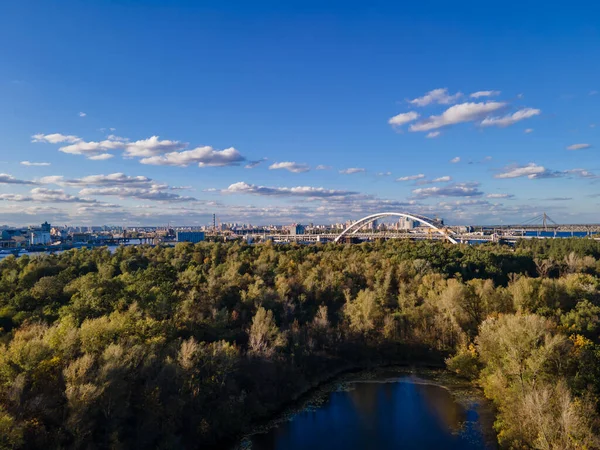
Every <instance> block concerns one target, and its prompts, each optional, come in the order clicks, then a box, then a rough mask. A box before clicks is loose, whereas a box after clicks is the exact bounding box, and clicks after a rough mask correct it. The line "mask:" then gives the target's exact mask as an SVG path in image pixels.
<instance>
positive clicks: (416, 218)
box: [334, 212, 458, 244]
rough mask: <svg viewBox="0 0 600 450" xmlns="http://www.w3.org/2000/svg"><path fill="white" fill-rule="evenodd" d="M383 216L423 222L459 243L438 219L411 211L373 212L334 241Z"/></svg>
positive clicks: (453, 241) (454, 242)
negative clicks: (442, 226)
mask: <svg viewBox="0 0 600 450" xmlns="http://www.w3.org/2000/svg"><path fill="white" fill-rule="evenodd" d="M383 217H405V218H408V219H411V220H414V221H416V222H419V223H422V224H423V225H425V226H427V227H429V228H431V229H433V230H434V231H436V232H437V233H439V234H441V235H442V236H444V237H445V238H446V239H448V240H449V241H450V242H452V243H453V244H458V242H457V241H456V239H454V238H453V237H452V236H450V234H453V233H452V232H450V233H447V232H446V231H445V230H444V229H443V228H441V227H440V226H439V225H440V224H439V222H438V221H436V220H434V219H430V218H429V217H425V216H421V215H418V214H409V213H401V212H383V213H377V214H371V215H370V216H366V217H363V218H362V219H360V220H357V221H356V222H354V223H353V224H352V225H350V226H349V227H348V228H346V229H345V230H344V231H342V232H341V234H340V235H339V236H338V237H336V238H335V240H334V242H339V241H340V239H342V238H343V237H344V236H346V235H348V234H356V233H357V232H358V231H359V230H360V229H361V228H363V227H365V226H366V225H368V224H370V223H371V222H374V221H376V220H377V219H381V218H383Z"/></svg>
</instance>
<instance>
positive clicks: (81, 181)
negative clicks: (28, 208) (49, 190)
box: [40, 172, 168, 189]
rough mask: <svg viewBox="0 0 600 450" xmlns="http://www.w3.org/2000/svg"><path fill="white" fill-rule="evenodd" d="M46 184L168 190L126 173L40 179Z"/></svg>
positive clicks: (56, 176)
mask: <svg viewBox="0 0 600 450" xmlns="http://www.w3.org/2000/svg"><path fill="white" fill-rule="evenodd" d="M40 182H41V183H44V184H56V185H59V186H70V187H79V188H81V187H90V186H108V187H136V188H146V189H164V188H168V186H167V185H166V184H161V183H157V182H156V181H154V180H153V179H152V178H148V177H145V176H142V175H140V176H129V175H125V174H124V173H120V172H117V173H110V174H108V175H104V174H100V175H88V176H86V177H82V178H71V179H65V177H63V176H60V175H53V176H48V177H43V178H40Z"/></svg>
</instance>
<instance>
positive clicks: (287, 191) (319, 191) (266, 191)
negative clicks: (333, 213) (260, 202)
mask: <svg viewBox="0 0 600 450" xmlns="http://www.w3.org/2000/svg"><path fill="white" fill-rule="evenodd" d="M221 192H223V193H225V194H254V195H264V196H283V197H315V198H330V197H345V196H353V195H359V194H358V192H353V191H339V190H334V189H325V188H322V187H312V186H296V187H291V188H288V187H266V186H257V185H254V184H248V183H245V182H243V181H240V182H238V183H234V184H232V185H230V186H229V187H228V188H227V189H224V190H223V191H221Z"/></svg>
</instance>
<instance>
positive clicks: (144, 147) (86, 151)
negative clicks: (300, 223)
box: [32, 128, 246, 167]
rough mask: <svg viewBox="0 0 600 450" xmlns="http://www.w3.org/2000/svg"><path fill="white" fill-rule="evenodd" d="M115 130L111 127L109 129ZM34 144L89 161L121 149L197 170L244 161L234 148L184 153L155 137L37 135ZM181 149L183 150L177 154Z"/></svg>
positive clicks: (152, 162)
mask: <svg viewBox="0 0 600 450" xmlns="http://www.w3.org/2000/svg"><path fill="white" fill-rule="evenodd" d="M110 130H111V131H114V128H111V129H110ZM32 141H33V142H46V143H50V144H64V143H67V144H69V145H65V146H63V147H60V148H59V149H58V150H59V151H61V152H63V153H69V154H73V155H84V156H86V157H87V158H88V159H92V160H105V159H108V158H111V157H112V154H111V153H109V152H110V151H114V150H122V151H123V155H124V157H126V158H142V159H141V160H140V163H142V164H150V165H156V166H181V167H186V166H188V165H190V164H198V167H207V166H231V165H239V163H241V162H243V161H245V160H246V158H244V157H243V156H242V155H241V154H240V153H239V152H238V151H237V150H236V149H235V148H233V147H231V148H227V149H225V150H215V149H213V148H212V147H210V146H204V147H197V148H195V149H191V150H184V149H185V148H186V147H187V143H184V142H180V141H172V140H168V139H165V140H161V139H160V138H159V137H158V136H151V137H149V138H148V139H141V140H138V141H135V142H129V139H128V138H124V137H120V136H115V135H112V134H111V135H110V136H108V137H107V138H106V139H105V140H103V141H97V142H96V141H84V140H83V139H81V138H79V137H77V136H73V135H63V134H60V133H54V134H47V135H44V134H36V135H34V136H32ZM180 150H182V151H180Z"/></svg>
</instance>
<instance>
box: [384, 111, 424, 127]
mask: <svg viewBox="0 0 600 450" xmlns="http://www.w3.org/2000/svg"><path fill="white" fill-rule="evenodd" d="M418 118H419V113H416V112H415V111H410V112H406V113H400V114H398V115H396V116H394V117H392V118H391V119H390V120H388V123H389V124H390V125H393V126H396V127H398V126H401V125H404V124H407V123H409V122H413V121H415V120H417V119H418Z"/></svg>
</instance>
